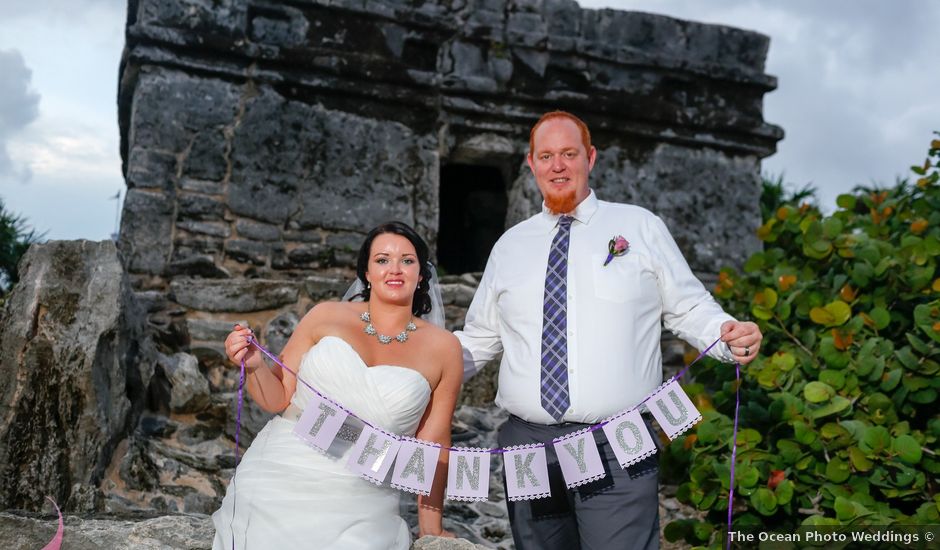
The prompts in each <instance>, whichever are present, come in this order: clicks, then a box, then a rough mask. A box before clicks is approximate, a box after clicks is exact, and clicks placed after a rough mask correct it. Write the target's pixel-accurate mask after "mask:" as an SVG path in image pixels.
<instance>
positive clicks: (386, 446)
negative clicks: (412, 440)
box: [346, 426, 401, 484]
mask: <svg viewBox="0 0 940 550" xmlns="http://www.w3.org/2000/svg"><path fill="white" fill-rule="evenodd" d="M400 446H401V441H399V439H398V437H396V436H395V435H392V434H390V433H388V432H386V431H384V430H380V429H377V428H371V427H369V426H366V427H364V428H363V429H362V433H361V434H359V439H358V440H357V441H356V444H355V445H353V448H352V452H351V453H350V454H349V462H347V463H346V466H347V467H348V468H349V469H350V470H351V471H353V472H355V473H357V474H359V475H361V476H362V477H364V478H366V479H368V480H369V481H372V482H373V483H377V484H381V483H382V482H384V481H385V477H386V476H387V475H388V471H389V470H390V469H391V467H392V462H393V461H394V460H395V454H396V453H398V447H400Z"/></svg>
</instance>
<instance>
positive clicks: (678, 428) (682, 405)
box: [646, 380, 702, 439]
mask: <svg viewBox="0 0 940 550" xmlns="http://www.w3.org/2000/svg"><path fill="white" fill-rule="evenodd" d="M646 406H647V407H648V408H649V410H650V412H651V413H653V416H654V417H656V421H657V422H659V426H660V427H661V428H662V429H663V431H664V432H666V435H668V436H669V439H675V438H676V437H678V436H679V434H681V433H682V432H684V431H686V430H688V429H689V428H691V427H692V426H694V425H695V423H696V422H698V421H699V420H701V419H702V415H701V414H700V413H699V412H698V409H696V408H695V405H693V404H692V401H690V400H689V396H688V395H686V394H685V390H683V389H682V387H680V386H679V381H678V380H672V381H671V382H669V383H668V384H663V385H662V386H660V387H659V389H658V390H656V393H654V394H653V395H651V396H650V398H649V400H648V401H647V402H646Z"/></svg>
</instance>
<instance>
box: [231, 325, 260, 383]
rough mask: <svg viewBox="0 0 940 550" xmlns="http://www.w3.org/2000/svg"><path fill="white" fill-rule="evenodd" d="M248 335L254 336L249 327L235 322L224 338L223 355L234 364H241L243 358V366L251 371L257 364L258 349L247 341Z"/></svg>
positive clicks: (258, 357)
mask: <svg viewBox="0 0 940 550" xmlns="http://www.w3.org/2000/svg"><path fill="white" fill-rule="evenodd" d="M249 336H251V337H252V338H253V337H254V333H252V332H251V329H250V328H247V327H243V326H241V325H239V324H238V323H236V324H235V329H234V330H232V332H230V333H228V336H226V338H225V355H226V356H227V357H228V360H229V361H231V362H232V363H235V364H236V365H238V364H241V362H242V359H244V360H245V368H246V369H248V370H249V371H253V370H254V369H256V368H258V366H259V365H256V364H255V363H256V362H258V360H260V356H259V355H258V349H257V348H255V347H254V346H252V345H251V344H249V343H248V337H249Z"/></svg>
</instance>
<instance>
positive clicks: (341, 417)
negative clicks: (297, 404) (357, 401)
mask: <svg viewBox="0 0 940 550" xmlns="http://www.w3.org/2000/svg"><path fill="white" fill-rule="evenodd" d="M347 416H349V415H348V414H347V413H346V411H344V410H343V409H341V408H339V407H337V406H336V405H334V404H332V403H330V402H329V401H327V400H326V399H323V398H322V397H320V396H319V395H313V396H311V397H310V401H308V402H307V406H306V407H304V413H303V415H301V417H300V420H298V421H297V425H296V426H294V434H296V435H297V437H299V438H301V439H303V440H304V442H305V443H307V445H310V446H311V447H314V448H316V449H319V450H321V451H324V452H325V451H326V450H327V449H329V448H330V444H331V443H333V439H334V438H336V433H337V432H339V429H340V428H341V427H342V425H343V422H344V421H345V420H346V417H347Z"/></svg>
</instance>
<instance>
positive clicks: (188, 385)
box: [159, 353, 209, 413]
mask: <svg viewBox="0 0 940 550" xmlns="http://www.w3.org/2000/svg"><path fill="white" fill-rule="evenodd" d="M159 364H160V366H161V367H162V368H163V373H164V375H165V376H166V378H167V380H168V381H169V382H170V410H171V411H173V412H177V413H191V412H199V411H201V410H202V409H204V408H205V407H206V406H207V405H208V404H209V381H208V380H206V377H205V376H203V374H202V373H201V372H199V361H198V360H197V359H196V358H195V357H193V356H192V355H190V354H188V353H174V354H173V355H171V356H162V357H160V361H159Z"/></svg>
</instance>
